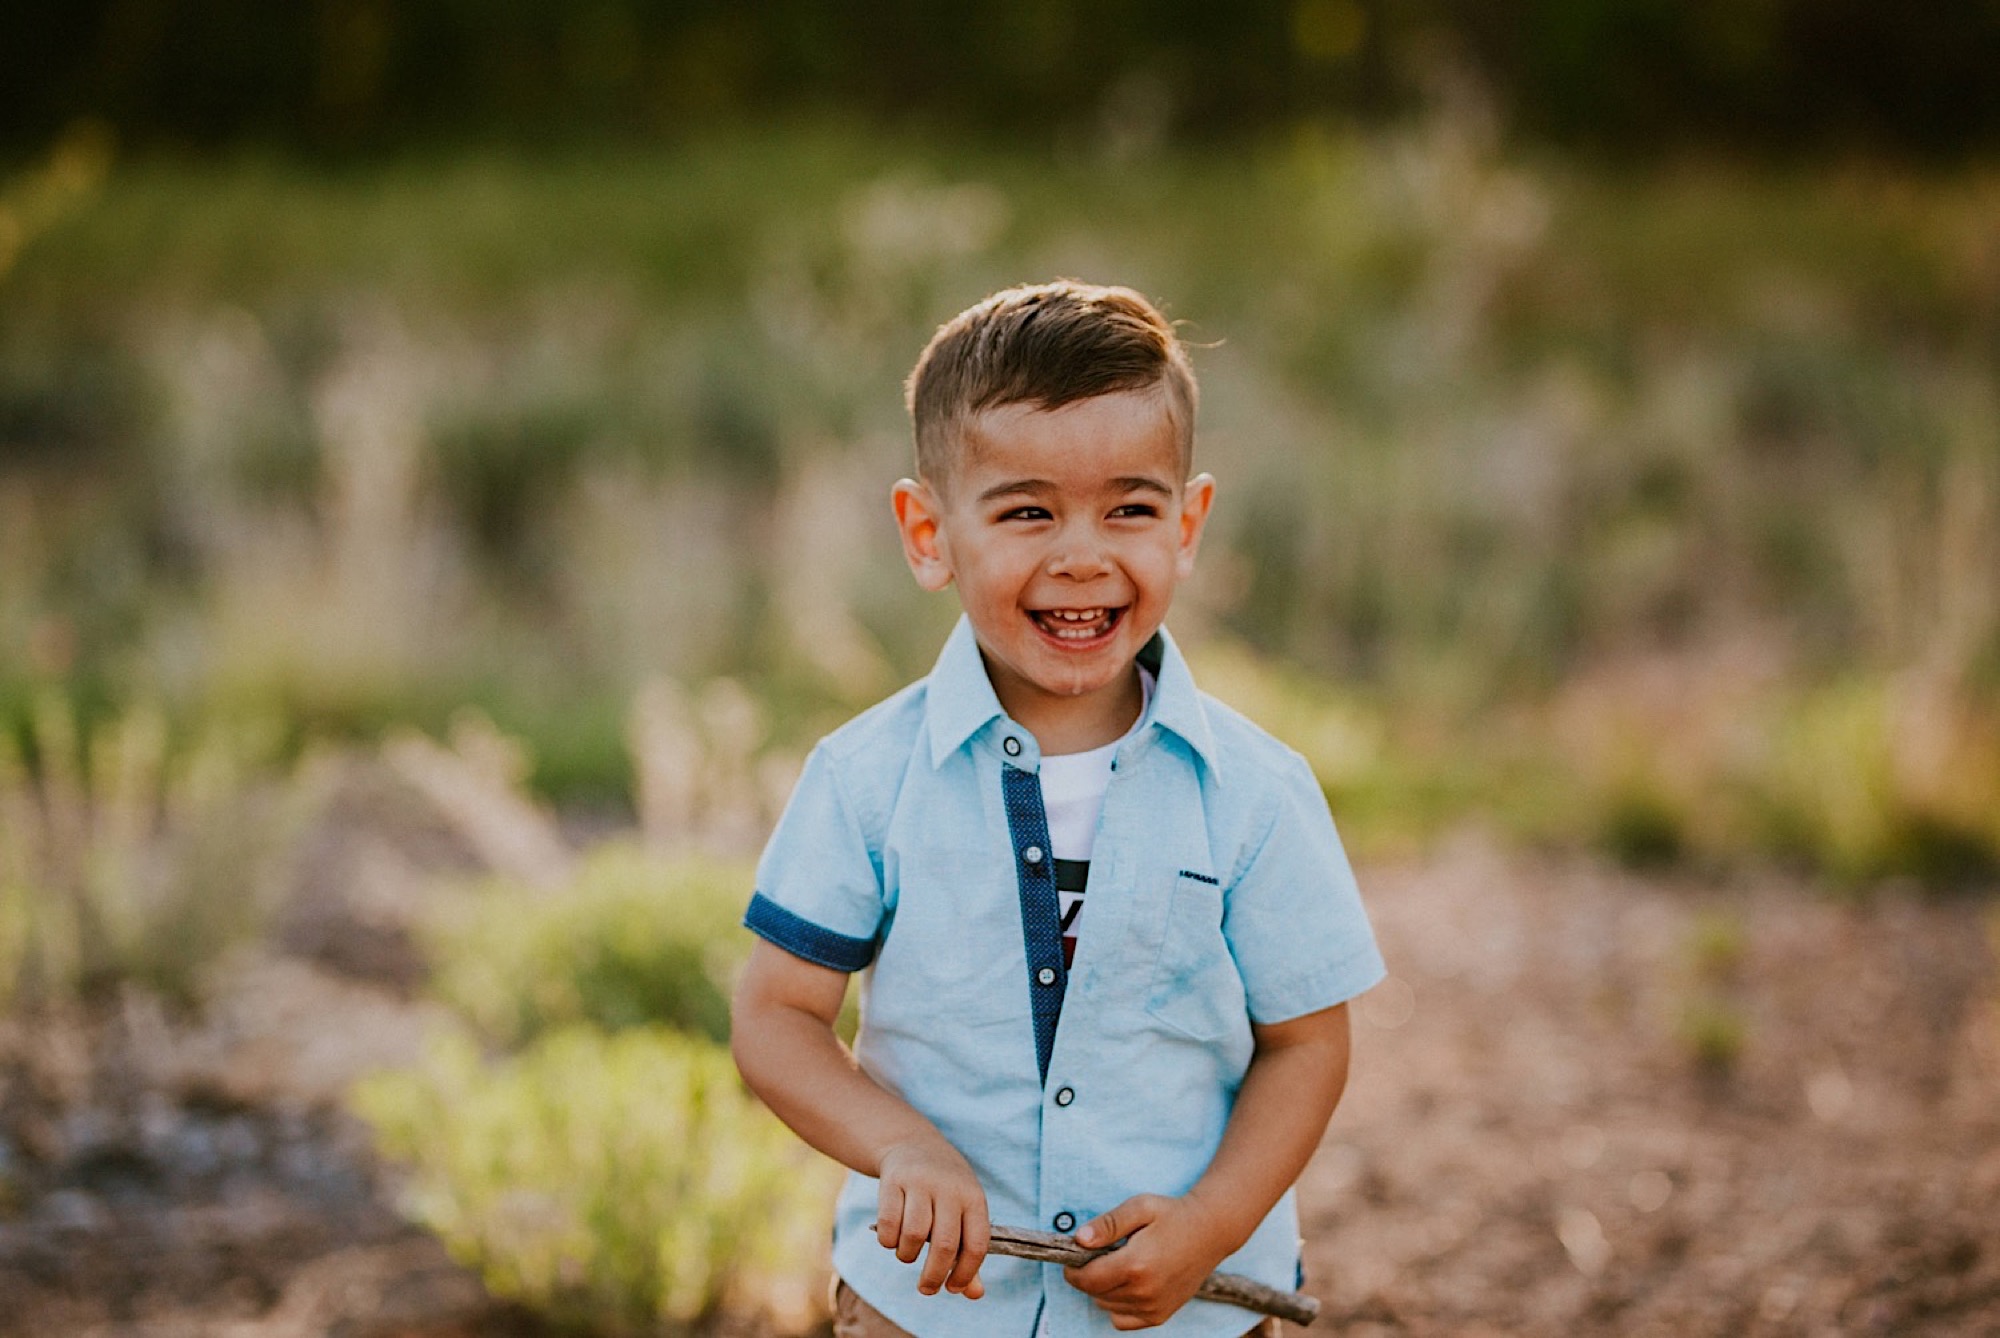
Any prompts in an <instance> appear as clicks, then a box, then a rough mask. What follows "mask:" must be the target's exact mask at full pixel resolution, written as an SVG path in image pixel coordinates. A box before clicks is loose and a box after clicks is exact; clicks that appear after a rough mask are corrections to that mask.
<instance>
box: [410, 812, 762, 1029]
mask: <svg viewBox="0 0 2000 1338" xmlns="http://www.w3.org/2000/svg"><path fill="white" fill-rule="evenodd" d="M750 881H751V880H750V871H749V870H748V869H747V868H745V867H743V866H740V865H735V864H726V863H721V862H718V861H714V860H711V859H707V858H703V857H695V856H688V857H679V858H674V859H665V858H662V857H660V856H657V855H653V854H649V853H648V852H646V851H645V850H643V849H641V848H639V847H637V846H634V845H626V844H612V845H606V846H602V847H599V848H598V849H597V850H595V851H594V852H592V853H591V854H590V855H589V856H588V858H587V859H586V860H585V861H584V863H583V865H582V867H581V868H580V869H579V870H578V871H577V874H576V876H575V878H574V879H573V880H572V881H571V883H570V884H569V885H568V886H567V887H563V888H558V889H555V890H553V891H551V890H548V889H543V888H533V887H527V886H523V885H520V884H517V883H510V882H506V881H495V882H489V883H485V884H481V885H477V886H474V887H471V888H467V889H464V890H463V891H462V892H461V893H460V894H459V895H456V896H453V897H449V898H445V899H443V900H442V901H441V902H440V904H439V910H438V912H437V913H436V914H435V915H434V916H433V917H432V918H431V920H430V922H429V923H428V924H427V925H426V927H425V940H426V944H427V946H428V948H429V950H430V953H431V956H432V960H433V962H434V976H433V989H434V991H435V993H436V994H437V995H438V997H439V998H441V999H443V1000H444V1001H445V1002H447V1003H448V1004H450V1005H451V1006H452V1007H454V1008H455V1009H457V1010H458V1011H459V1012H460V1013H462V1014H463V1015H464V1016H465V1017H466V1018H467V1019H469V1020H470V1021H471V1022H472V1023H473V1024H474V1025H476V1026H477V1027H478V1028H479V1029H480V1030H481V1031H482V1032H484V1033H485V1034H486V1035H487V1036H489V1037H491V1038H492V1039H493V1040H495V1041H498V1042H500V1043H501V1044H503V1045H508V1046H512V1045H518V1044H521V1043H523V1042H526V1041H528V1040H531V1039H532V1038H534V1037H535V1036H536V1035H538V1034H540V1033H541V1032H543V1031H546V1030H548V1029H550V1028H554V1027H560V1026H564V1025H567V1024H570V1023H578V1022H587V1023H591V1024H593V1025H595V1026H598V1027H602V1028H605V1029H608V1030H614V1031H615V1030H618V1029H621V1028H625V1027H636V1026H645V1025H652V1024H662V1025H667V1026H673V1027H679V1028H681V1029H683V1030H686V1031H690V1032H694V1033H697V1034H699V1035H702V1036H705V1037H708V1038H710V1039H713V1040H721V1039H722V1038H724V1037H726V1036H727V1035H728V1034H729V985H730V979H731V977H732V975H733V974H734V972H735V970H736V967H737V966H738V964H740V963H741V961H742V960H743V956H744V954H745V953H747V952H748V951H749V946H750V936H749V934H748V933H747V932H745V931H744V930H742V929H741V928H740V926H739V924H738V921H739V920H740V918H741V916H742V914H743V906H744V903H745V902H746V901H747V900H748V889H749V886H750Z"/></svg>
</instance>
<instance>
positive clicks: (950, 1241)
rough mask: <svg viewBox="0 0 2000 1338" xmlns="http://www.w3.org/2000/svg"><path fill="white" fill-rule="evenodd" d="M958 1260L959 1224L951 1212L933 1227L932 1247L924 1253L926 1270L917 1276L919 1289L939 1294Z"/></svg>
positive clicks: (931, 1293)
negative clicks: (951, 1215)
mask: <svg viewBox="0 0 2000 1338" xmlns="http://www.w3.org/2000/svg"><path fill="white" fill-rule="evenodd" d="M957 1262H958V1224H957V1223H956V1222H954V1221H952V1220H951V1217H950V1215H949V1214H947V1215H946V1216H944V1217H940V1218H939V1219H938V1220H937V1223H936V1225H934V1226H933V1227H932V1228H931V1248H930V1250H929V1252H928V1253H926V1254H925V1255H924V1271H923V1272H922V1273H920V1274H919V1275H918V1276H917V1290H918V1291H920V1292H922V1293H923V1294H924V1295H925V1296H935V1295H937V1290H938V1288H939V1287H942V1286H944V1283H945V1279H946V1278H948V1277H950V1276H951V1273H952V1266H953V1265H955V1264H956V1263H957Z"/></svg>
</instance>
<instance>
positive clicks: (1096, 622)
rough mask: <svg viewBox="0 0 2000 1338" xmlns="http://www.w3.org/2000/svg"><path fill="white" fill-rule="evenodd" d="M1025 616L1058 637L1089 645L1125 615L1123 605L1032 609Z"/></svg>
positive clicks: (1060, 639)
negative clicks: (1090, 607)
mask: <svg viewBox="0 0 2000 1338" xmlns="http://www.w3.org/2000/svg"><path fill="white" fill-rule="evenodd" d="M1028 616H1029V617H1030V618H1032V619H1034V622H1035V626H1037V627H1039V628H1041V629H1042V631H1043V632H1045V633H1047V634H1048V635H1049V636H1052V637H1054V638H1055V639H1056V640H1057V641H1061V642H1065V643H1067V644H1070V645H1078V646H1081V645H1088V644H1089V643H1091V642H1093V641H1100V640H1102V639H1103V638H1105V637H1108V636H1110V635H1111V633H1112V632H1113V631H1115V630H1116V629H1117V627H1118V624H1119V622H1120V621H1121V620H1123V619H1124V617H1125V610H1124V608H1122V607H1121V608H1115V609H1111V608H1097V609H1035V610H1033V611H1031V612H1030V613H1029V614H1028Z"/></svg>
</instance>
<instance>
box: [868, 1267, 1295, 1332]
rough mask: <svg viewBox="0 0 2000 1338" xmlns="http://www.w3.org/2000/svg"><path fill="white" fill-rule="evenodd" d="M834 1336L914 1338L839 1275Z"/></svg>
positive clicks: (1271, 1322)
mask: <svg viewBox="0 0 2000 1338" xmlns="http://www.w3.org/2000/svg"><path fill="white" fill-rule="evenodd" d="M1282 1332H1283V1326H1282V1325H1280V1324H1279V1323H1278V1321H1277V1320H1275V1319H1267V1320H1265V1321H1264V1322H1263V1323H1262V1324H1259V1325H1257V1326H1256V1327H1255V1328H1253V1329H1246V1330H1244V1333H1243V1338H1279V1335H1280V1334H1281V1333H1282ZM833 1338H911V1336H910V1334H909V1333H907V1332H906V1331H904V1330H902V1329H899V1328H897V1327H896V1326H895V1325H894V1324H892V1323H890V1322H889V1321H888V1320H887V1319H884V1318H883V1317H882V1312H881V1311H879V1310H877V1309H876V1308H875V1307H874V1306H872V1305H869V1304H868V1303H867V1302H866V1301H864V1300H862V1299H861V1298H860V1297H858V1296H856V1295H855V1294H854V1292H853V1290H852V1289H851V1288H849V1287H848V1285H847V1284H846V1283H844V1282H842V1281H841V1280H840V1279H839V1278H835V1279H834V1280H833Z"/></svg>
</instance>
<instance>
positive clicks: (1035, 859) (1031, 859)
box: [1021, 846, 1042, 864]
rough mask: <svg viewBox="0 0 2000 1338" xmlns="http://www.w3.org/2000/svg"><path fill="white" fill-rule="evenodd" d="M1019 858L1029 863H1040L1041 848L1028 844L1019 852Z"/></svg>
mask: <svg viewBox="0 0 2000 1338" xmlns="http://www.w3.org/2000/svg"><path fill="white" fill-rule="evenodd" d="M1021 858H1022V859H1024V860H1026V861H1028V863H1030V864H1040V863H1041V862H1042V848H1041V847H1040V846H1029V847H1028V848H1027V849H1026V850H1023V851H1022V852H1021Z"/></svg>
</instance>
